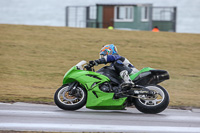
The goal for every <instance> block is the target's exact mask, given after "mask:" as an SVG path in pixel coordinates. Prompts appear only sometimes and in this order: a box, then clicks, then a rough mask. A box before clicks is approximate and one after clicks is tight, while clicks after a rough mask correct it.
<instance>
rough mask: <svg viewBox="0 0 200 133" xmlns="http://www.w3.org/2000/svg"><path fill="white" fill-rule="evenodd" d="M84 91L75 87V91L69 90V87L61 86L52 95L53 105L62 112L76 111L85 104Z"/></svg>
mask: <svg viewBox="0 0 200 133" xmlns="http://www.w3.org/2000/svg"><path fill="white" fill-rule="evenodd" d="M86 100H87V93H86V90H85V89H84V88H82V87H80V86H77V87H76V88H75V90H73V92H72V90H69V85H63V86H61V87H60V88H59V89H58V90H57V91H56V93H55V95H54V102H55V104H56V105H57V106H58V107H59V108H61V109H64V110H77V109H80V108H82V107H83V106H84V105H85V104H86Z"/></svg>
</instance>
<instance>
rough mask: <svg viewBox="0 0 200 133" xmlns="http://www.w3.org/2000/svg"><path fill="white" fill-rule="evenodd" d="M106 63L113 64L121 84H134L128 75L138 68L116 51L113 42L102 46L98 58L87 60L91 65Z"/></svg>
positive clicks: (135, 71)
mask: <svg viewBox="0 0 200 133" xmlns="http://www.w3.org/2000/svg"><path fill="white" fill-rule="evenodd" d="M107 63H111V65H112V66H114V68H115V70H116V72H117V73H118V74H119V75H120V76H121V78H122V79H123V80H124V83H122V84H124V85H131V86H134V83H133V82H132V81H131V79H130V77H129V75H130V74H134V73H137V72H138V70H137V69H136V68H135V67H134V66H133V65H132V64H131V63H130V62H129V61H128V60H127V59H126V58H125V57H123V56H120V55H119V54H118V53H117V48H116V46H115V45H114V44H108V45H105V46H103V48H102V49H101V51H100V59H97V60H94V61H89V64H90V65H92V66H94V65H96V66H97V65H99V64H107Z"/></svg>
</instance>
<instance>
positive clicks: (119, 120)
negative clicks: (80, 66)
mask: <svg viewBox="0 0 200 133" xmlns="http://www.w3.org/2000/svg"><path fill="white" fill-rule="evenodd" d="M0 130H14V131H51V132H137V133H138V132H139V133H144V132H145V133H152V132H153V133H162V132H165V133H168V132H170V133H200V109H191V110H180V109H166V110H165V111H163V112H161V113H160V114H144V113H141V112H139V111H138V110H137V109H135V108H127V110H90V109H87V108H85V107H83V108H82V109H79V110H77V111H65V110H61V109H60V108H58V107H57V106H55V105H44V104H30V103H20V102H18V103H13V104H11V103H0Z"/></svg>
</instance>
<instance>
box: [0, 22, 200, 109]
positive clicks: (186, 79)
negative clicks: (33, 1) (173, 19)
mask: <svg viewBox="0 0 200 133" xmlns="http://www.w3.org/2000/svg"><path fill="white" fill-rule="evenodd" d="M109 43H114V44H116V46H117V48H118V52H119V54H120V55H122V56H125V57H127V58H128V59H129V60H130V62H132V63H133V64H134V66H135V67H136V68H138V69H142V68H143V67H152V68H156V69H164V70H167V71H169V73H170V76H171V79H170V80H168V81H166V82H163V83H161V85H162V86H164V87H165V88H166V89H167V90H168V92H169V93H170V99H171V101H170V105H171V106H192V107H200V97H199V94H200V89H199V86H200V63H199V61H200V34H180V33H168V32H159V33H153V32H148V31H120V30H107V29H81V28H80V29H79V28H67V27H45V26H24V25H4V24H1V25H0V101H1V102H16V101H24V102H40V103H43V102H44V103H52V102H53V95H54V92H55V91H56V89H57V88H58V87H60V86H61V84H62V78H63V75H64V74H65V72H66V71H67V70H68V69H69V68H71V67H72V66H73V65H75V64H76V63H78V62H79V61H81V60H87V61H89V60H94V59H97V58H99V55H98V54H99V50H100V49H101V46H102V45H105V44H109ZM102 66H103V65H102ZM98 68H99V67H98Z"/></svg>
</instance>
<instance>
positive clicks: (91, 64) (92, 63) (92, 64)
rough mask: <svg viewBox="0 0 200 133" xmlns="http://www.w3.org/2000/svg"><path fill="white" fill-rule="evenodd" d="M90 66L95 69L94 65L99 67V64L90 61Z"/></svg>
mask: <svg viewBox="0 0 200 133" xmlns="http://www.w3.org/2000/svg"><path fill="white" fill-rule="evenodd" d="M89 65H90V66H91V67H93V66H94V65H96V66H97V65H98V63H97V62H96V61H93V60H92V61H89Z"/></svg>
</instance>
